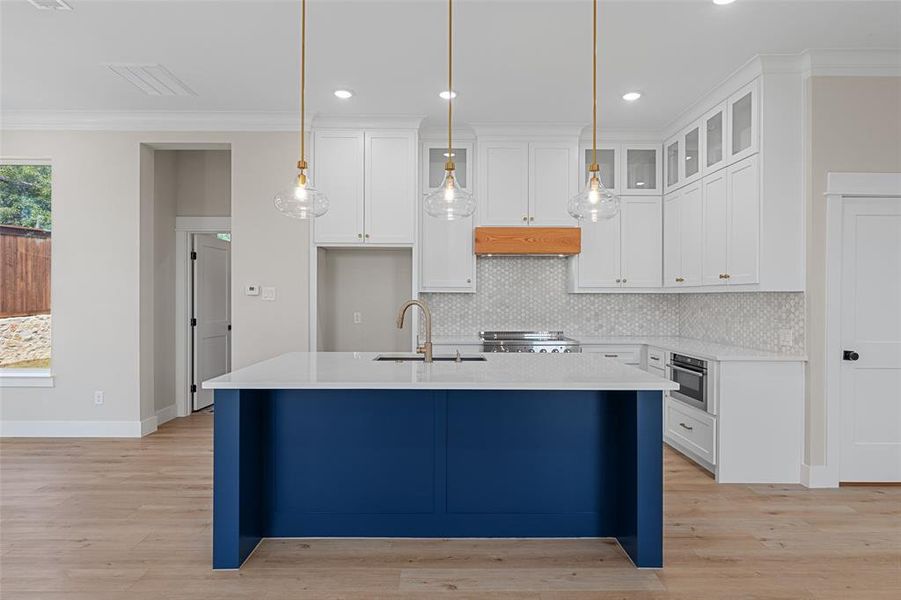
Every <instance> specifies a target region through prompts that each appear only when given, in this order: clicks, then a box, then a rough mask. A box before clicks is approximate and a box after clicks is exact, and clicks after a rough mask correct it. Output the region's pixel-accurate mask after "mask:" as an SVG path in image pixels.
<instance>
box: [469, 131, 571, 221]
mask: <svg viewBox="0 0 901 600" xmlns="http://www.w3.org/2000/svg"><path fill="white" fill-rule="evenodd" d="M577 147H578V146H577V144H576V143H575V142H564V141H554V140H548V141H540V142H528V141H520V140H506V139H498V138H491V139H484V140H482V139H480V140H479V153H478V154H479V169H478V171H479V179H478V181H479V184H478V194H477V196H478V198H477V201H478V203H479V224H480V225H489V226H499V227H504V226H506V227H515V226H522V225H535V226H575V225H576V222H575V220H574V219H573V218H572V217H570V216H569V214H568V213H567V210H566V205H567V202H568V201H569V199H570V197H571V196H573V195H574V194H575V193H576V183H577V173H578V162H577V156H576V152H577Z"/></svg>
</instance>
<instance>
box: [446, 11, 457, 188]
mask: <svg viewBox="0 0 901 600" xmlns="http://www.w3.org/2000/svg"><path fill="white" fill-rule="evenodd" d="M453 73H454V2H453V0H447V93H448V98H447V163H446V164H445V168H446V170H448V171H453V170H454V167H455V165H454V150H453V141H452V140H453V137H452V136H453V130H452V126H451V122H452V119H453V103H454V83H453V82H454V78H453Z"/></svg>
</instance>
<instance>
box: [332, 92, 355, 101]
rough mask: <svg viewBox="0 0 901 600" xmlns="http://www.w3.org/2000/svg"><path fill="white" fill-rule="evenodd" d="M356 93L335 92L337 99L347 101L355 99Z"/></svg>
mask: <svg viewBox="0 0 901 600" xmlns="http://www.w3.org/2000/svg"><path fill="white" fill-rule="evenodd" d="M353 95H354V92H353V90H335V97H336V98H341V99H342V100H347V99H348V98H353Z"/></svg>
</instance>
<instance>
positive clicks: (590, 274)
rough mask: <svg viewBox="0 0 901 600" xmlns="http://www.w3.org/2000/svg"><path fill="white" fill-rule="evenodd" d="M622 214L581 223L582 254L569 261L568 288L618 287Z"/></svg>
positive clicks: (620, 279) (619, 280)
mask: <svg viewBox="0 0 901 600" xmlns="http://www.w3.org/2000/svg"><path fill="white" fill-rule="evenodd" d="M621 220H622V213H619V214H618V215H616V216H615V217H613V218H612V219H601V220H600V221H597V222H595V223H592V222H590V221H585V222H583V223H582V253H581V254H579V256H577V257H574V258H571V259H570V261H572V262H571V263H570V268H571V270H573V271H574V272H571V274H570V286H571V288H581V289H596V288H615V287H621V284H622V276H621V275H620V272H621V268H620V266H621V265H620V239H621V238H620V222H621Z"/></svg>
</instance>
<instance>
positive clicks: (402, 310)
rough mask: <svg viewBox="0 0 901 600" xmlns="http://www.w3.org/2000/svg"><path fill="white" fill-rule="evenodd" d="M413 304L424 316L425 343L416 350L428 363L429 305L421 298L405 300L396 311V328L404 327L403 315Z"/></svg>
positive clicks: (430, 343)
mask: <svg viewBox="0 0 901 600" xmlns="http://www.w3.org/2000/svg"><path fill="white" fill-rule="evenodd" d="M413 305H416V306H418V307H419V309H420V310H421V311H422V316H423V317H424V318H425V343H424V344H422V345H421V346H418V347H417V348H416V352H418V353H420V354H422V355H423V356H425V362H427V363H430V362H432V311H430V310H429V305H428V304H426V303H425V302H423V301H422V300H407V301H406V302H404V303H403V304H402V305H401V307H400V311H399V312H398V313H397V328H398V329H403V328H404V316H405V315H406V314H407V309H408V308H410V307H411V306H413Z"/></svg>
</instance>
